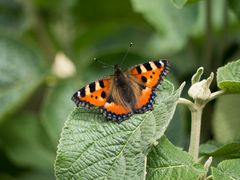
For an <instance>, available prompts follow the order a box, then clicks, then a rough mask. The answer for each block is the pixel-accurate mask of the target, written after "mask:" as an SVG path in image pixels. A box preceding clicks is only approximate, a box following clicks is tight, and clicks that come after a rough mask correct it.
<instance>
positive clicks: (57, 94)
mask: <svg viewBox="0 0 240 180" xmlns="http://www.w3.org/2000/svg"><path fill="white" fill-rule="evenodd" d="M77 84H78V85H80V84H81V83H77V82H76V81H73V80H69V79H68V80H67V81H62V82H59V83H58V84H57V85H56V86H55V87H52V88H51V89H49V93H48V95H47V97H46V99H45V101H44V104H43V107H42V110H41V119H42V123H43V126H44V128H45V129H46V132H47V133H48V135H49V137H50V139H51V141H52V143H53V145H54V147H57V144H58V141H59V138H60V133H61V130H62V128H63V124H64V122H65V121H66V119H67V116H68V114H69V111H71V109H72V108H73V107H74V103H73V102H72V101H71V97H72V95H73V93H74V91H75V90H77V89H80V87H77Z"/></svg>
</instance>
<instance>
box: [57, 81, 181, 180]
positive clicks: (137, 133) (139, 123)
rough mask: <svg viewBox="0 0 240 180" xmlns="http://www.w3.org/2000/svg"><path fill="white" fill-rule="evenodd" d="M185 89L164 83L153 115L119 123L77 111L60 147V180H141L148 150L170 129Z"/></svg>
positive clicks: (69, 122) (132, 118)
mask: <svg viewBox="0 0 240 180" xmlns="http://www.w3.org/2000/svg"><path fill="white" fill-rule="evenodd" d="M182 88H183V87H181V88H180V89H178V90H177V91H174V89H173V85H172V84H171V83H170V82H168V81H164V82H163V84H162V85H161V90H160V92H159V93H158V97H157V99H156V102H157V103H156V104H155V107H154V110H153V111H152V112H150V111H148V112H146V113H144V114H137V115H133V116H132V117H131V118H130V119H129V120H126V121H124V122H122V123H121V124H117V123H116V122H113V121H107V120H106V119H105V118H104V117H103V116H102V114H100V113H97V112H94V111H93V110H89V111H88V110H86V109H82V108H77V109H75V110H74V111H73V112H72V113H71V114H70V116H69V118H68V120H67V121H66V123H65V126H64V128H63V131H62V135H61V139H60V143H59V145H58V151H57V159H56V163H55V172H56V177H57V179H72V178H74V179H94V178H100V179H101V178H103V179H122V178H125V179H140V178H143V172H144V157H145V155H146V153H147V150H148V148H149V147H150V146H151V145H152V144H153V143H154V142H155V141H156V140H157V139H158V138H160V137H161V135H162V134H163V133H164V131H165V130H166V127H167V125H168V124H169V121H170V120H171V118H172V116H173V113H174V111H175V108H176V104H177V100H178V98H179V96H180V93H181V91H182ZM160 100H161V101H160Z"/></svg>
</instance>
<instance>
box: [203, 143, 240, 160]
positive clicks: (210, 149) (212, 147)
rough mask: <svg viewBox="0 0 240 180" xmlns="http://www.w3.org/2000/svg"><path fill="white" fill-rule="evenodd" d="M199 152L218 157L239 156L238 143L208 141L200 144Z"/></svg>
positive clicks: (239, 146) (239, 148)
mask: <svg viewBox="0 0 240 180" xmlns="http://www.w3.org/2000/svg"><path fill="white" fill-rule="evenodd" d="M200 154H202V155H207V156H213V157H220V158H226V159H227V158H240V143H237V142H236V143H229V144H224V145H223V144H219V143H218V144H217V143H215V142H208V143H206V144H201V146H200Z"/></svg>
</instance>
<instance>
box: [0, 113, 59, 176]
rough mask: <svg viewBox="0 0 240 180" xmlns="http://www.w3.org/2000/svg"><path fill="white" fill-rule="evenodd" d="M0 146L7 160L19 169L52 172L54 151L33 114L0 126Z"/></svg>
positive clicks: (10, 120) (15, 118)
mask: <svg viewBox="0 0 240 180" xmlns="http://www.w3.org/2000/svg"><path fill="white" fill-rule="evenodd" d="M0 141H1V146H2V148H3V150H4V151H5V153H6V154H7V156H8V157H9V159H11V160H12V162H14V163H15V164H16V165H18V166H21V167H32V168H38V169H45V170H50V171H52V172H53V169H52V164H53V162H54V156H55V154H54V151H53V149H51V148H50V146H49V145H50V143H49V141H48V137H47V136H46V134H45V132H44V131H43V129H42V128H41V124H40V122H39V121H38V119H36V115H34V114H22V115H20V116H17V117H14V118H12V119H9V120H8V121H5V122H3V123H2V124H1V126H0Z"/></svg>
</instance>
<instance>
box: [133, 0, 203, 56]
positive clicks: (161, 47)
mask: <svg viewBox="0 0 240 180" xmlns="http://www.w3.org/2000/svg"><path fill="white" fill-rule="evenodd" d="M132 5H133V7H134V9H135V11H136V12H139V13H142V14H143V16H144V18H145V19H146V20H147V21H148V22H149V23H150V24H151V25H152V26H153V27H154V28H155V29H156V30H157V32H158V34H157V35H155V36H153V38H152V41H151V42H149V43H148V44H146V45H145V46H146V48H147V50H148V49H151V51H153V49H154V50H156V51H157V52H158V53H159V54H163V53H164V54H168V55H169V54H170V53H173V52H176V51H178V50H180V49H181V48H182V47H183V46H184V45H185V43H186V40H187V37H188V36H189V35H190V34H191V32H192V28H193V27H194V25H195V22H196V19H197V13H198V7H197V5H192V6H187V7H186V8H183V9H177V8H175V7H174V6H173V5H172V3H171V2H170V1H166V0H151V1H145V0H132Z"/></svg>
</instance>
